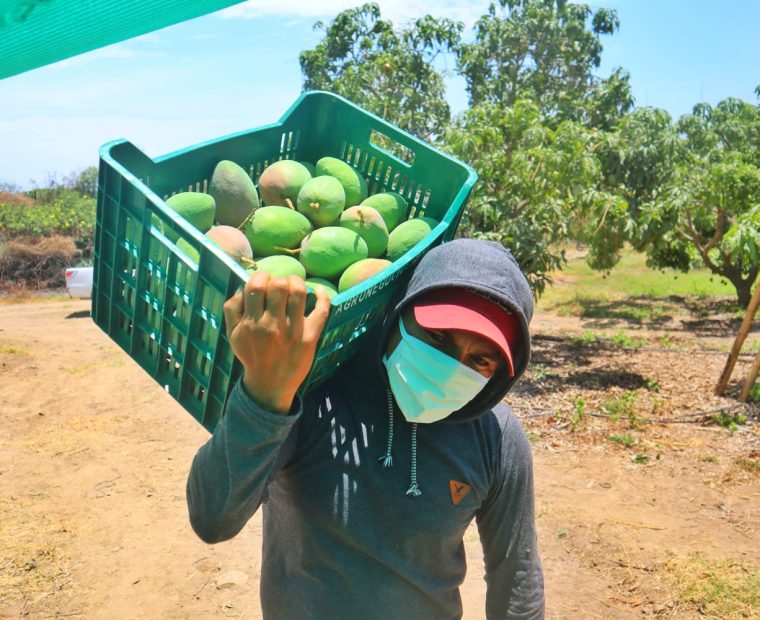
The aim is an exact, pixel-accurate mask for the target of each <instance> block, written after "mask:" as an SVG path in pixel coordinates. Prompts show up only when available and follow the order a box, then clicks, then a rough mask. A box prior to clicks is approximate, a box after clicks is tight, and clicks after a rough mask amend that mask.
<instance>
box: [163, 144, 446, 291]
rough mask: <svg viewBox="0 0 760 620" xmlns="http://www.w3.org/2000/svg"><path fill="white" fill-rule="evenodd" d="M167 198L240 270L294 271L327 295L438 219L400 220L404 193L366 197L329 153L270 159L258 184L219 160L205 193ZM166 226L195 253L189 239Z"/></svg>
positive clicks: (396, 253) (363, 186) (384, 261)
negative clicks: (309, 157)
mask: <svg viewBox="0 0 760 620" xmlns="http://www.w3.org/2000/svg"><path fill="white" fill-rule="evenodd" d="M166 204H167V205H168V206H169V207H171V208H172V209H173V210H174V211H176V212H177V213H178V214H179V215H181V216H182V217H183V218H185V219H186V220H187V221H188V222H189V223H190V224H192V225H193V226H194V227H195V228H197V229H198V230H199V231H200V232H202V233H205V235H206V236H207V237H208V238H209V239H210V240H211V241H212V242H214V243H215V244H216V245H218V246H219V247H220V248H221V249H222V250H224V251H225V252H226V253H227V254H229V255H230V256H231V257H232V258H234V259H235V260H236V261H238V262H239V263H240V264H241V265H243V266H244V267H245V268H246V269H247V270H249V271H257V270H263V271H267V272H269V273H270V274H272V275H273V276H283V277H286V276H289V275H296V276H298V277H300V278H303V279H304V280H305V281H306V283H307V285H310V286H312V287H313V286H315V285H317V284H321V285H322V286H324V288H325V290H326V291H327V293H328V294H329V295H330V297H332V296H334V295H336V294H337V293H339V292H340V293H342V292H344V291H346V290H348V289H349V288H351V287H353V286H356V285H357V284H359V283H360V282H362V281H363V280H366V279H367V278H369V277H370V276H372V275H374V274H376V273H378V272H379V271H382V270H383V269H385V268H386V267H388V266H389V265H390V264H391V263H392V262H393V261H395V260H397V259H398V258H400V257H401V256H402V255H403V254H404V253H406V252H407V251H408V250H409V249H411V248H412V247H413V246H414V245H415V244H416V243H417V242H419V241H420V240H421V239H422V238H423V237H424V236H425V235H427V234H428V233H429V232H430V231H431V230H432V229H433V228H434V227H435V226H436V225H437V224H438V221H437V220H434V219H432V218H429V217H420V218H415V219H411V220H406V221H405V218H406V211H407V203H406V200H405V199H404V197H403V196H401V195H400V194H398V193H396V192H380V193H376V194H373V195H371V196H369V195H368V192H367V183H366V181H365V179H364V177H363V176H362V175H361V174H360V173H359V172H358V171H357V170H356V169H355V168H354V167H352V166H351V165H350V164H347V163H346V162H344V161H342V160H340V159H337V158H335V157H323V158H321V159H320V160H319V161H317V162H316V164H315V165H314V164H311V163H309V162H299V161H295V160H280V161H277V162H274V163H273V164H271V165H269V166H267V167H266V168H265V169H264V171H263V172H262V173H261V176H260V177H259V183H258V191H257V188H256V186H255V185H254V183H253V181H252V180H251V178H250V177H249V176H248V174H247V173H246V171H245V170H244V169H243V168H241V167H240V166H239V165H238V164H236V163H235V162H233V161H229V160H223V161H220V162H219V163H218V164H217V165H216V167H215V169H214V172H213V174H212V177H211V182H210V183H209V186H208V193H204V192H181V193H179V194H175V195H174V196H171V197H170V198H169V199H167V201H166ZM162 229H163V227H162ZM165 232H166V235H167V237H168V238H169V239H170V240H171V241H173V242H176V243H177V246H178V247H180V248H181V249H182V251H183V252H185V253H186V254H187V255H188V256H190V257H191V258H193V259H195V260H196V261H197V260H198V258H199V256H198V252H197V251H196V250H195V249H194V248H193V247H192V246H191V245H190V244H189V243H188V242H186V241H185V240H184V239H179V238H178V235H177V234H176V233H173V232H172V231H165Z"/></svg>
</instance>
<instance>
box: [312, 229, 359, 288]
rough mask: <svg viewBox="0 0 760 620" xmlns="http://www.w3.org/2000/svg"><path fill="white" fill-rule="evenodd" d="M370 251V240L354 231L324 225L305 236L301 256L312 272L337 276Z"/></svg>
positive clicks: (334, 278)
mask: <svg viewBox="0 0 760 620" xmlns="http://www.w3.org/2000/svg"><path fill="white" fill-rule="evenodd" d="M367 252H368V250H367V243H366V242H365V241H364V239H362V238H361V237H360V236H359V235H357V234H356V233H355V232H354V231H352V230H348V228H343V227H341V226H325V227H324V228H317V229H316V230H315V231H314V232H312V233H311V234H309V235H308V236H307V237H306V238H305V239H304V240H303V242H302V243H301V251H300V253H299V256H298V260H299V261H301V264H302V265H303V266H304V267H305V268H306V273H308V274H309V275H310V276H316V277H318V278H326V279H328V280H337V279H338V278H339V277H340V275H341V274H342V273H343V271H345V269H346V267H348V266H349V265H351V264H352V263H355V262H356V261H359V260H361V259H363V258H367Z"/></svg>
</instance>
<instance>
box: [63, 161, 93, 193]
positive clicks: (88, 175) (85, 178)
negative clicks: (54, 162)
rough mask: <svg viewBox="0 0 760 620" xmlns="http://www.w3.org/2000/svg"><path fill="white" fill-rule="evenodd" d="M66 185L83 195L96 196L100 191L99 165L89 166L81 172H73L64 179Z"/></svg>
mask: <svg viewBox="0 0 760 620" xmlns="http://www.w3.org/2000/svg"><path fill="white" fill-rule="evenodd" d="M64 186H65V187H67V188H68V189H73V190H74V191H75V192H78V193H80V194H82V195H83V196H90V197H91V198H95V196H97V193H98V167H97V166H88V167H87V168H85V169H84V170H82V171H80V172H72V173H71V174H70V175H69V176H67V177H66V178H65V179H64Z"/></svg>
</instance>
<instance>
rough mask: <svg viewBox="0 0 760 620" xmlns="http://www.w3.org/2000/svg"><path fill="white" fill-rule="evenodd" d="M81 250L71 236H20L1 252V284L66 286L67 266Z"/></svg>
mask: <svg viewBox="0 0 760 620" xmlns="http://www.w3.org/2000/svg"><path fill="white" fill-rule="evenodd" d="M79 255H80V251H79V250H78V249H77V247H76V245H75V244H74V240H73V239H72V238H71V237H60V236H55V237H39V238H34V237H28V238H25V237H17V238H16V239H14V240H12V241H8V242H7V243H6V244H5V245H4V248H3V252H2V255H0V288H2V289H4V290H9V292H14V290H18V289H19V288H20V287H28V288H32V289H45V288H55V287H62V286H65V284H66V282H65V276H64V270H65V269H66V267H69V266H71V265H72V264H74V263H75V262H76V261H77V258H78V256H79Z"/></svg>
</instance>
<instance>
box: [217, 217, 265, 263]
mask: <svg viewBox="0 0 760 620" xmlns="http://www.w3.org/2000/svg"><path fill="white" fill-rule="evenodd" d="M206 236H207V237H208V238H209V239H211V240H212V241H213V242H214V243H216V245H218V246H219V247H220V248H222V250H224V251H225V252H226V253H227V254H229V255H230V256H231V257H232V258H233V259H234V260H236V261H237V262H238V263H241V262H244V259H249V260H250V259H251V258H253V250H252V249H251V243H250V242H249V241H248V238H247V237H246V236H245V234H244V233H243V232H242V231H241V230H238V229H237V228H233V227H232V226H225V225H224V224H221V225H219V226H214V227H213V228H211V230H209V231H208V232H207V233H206Z"/></svg>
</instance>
